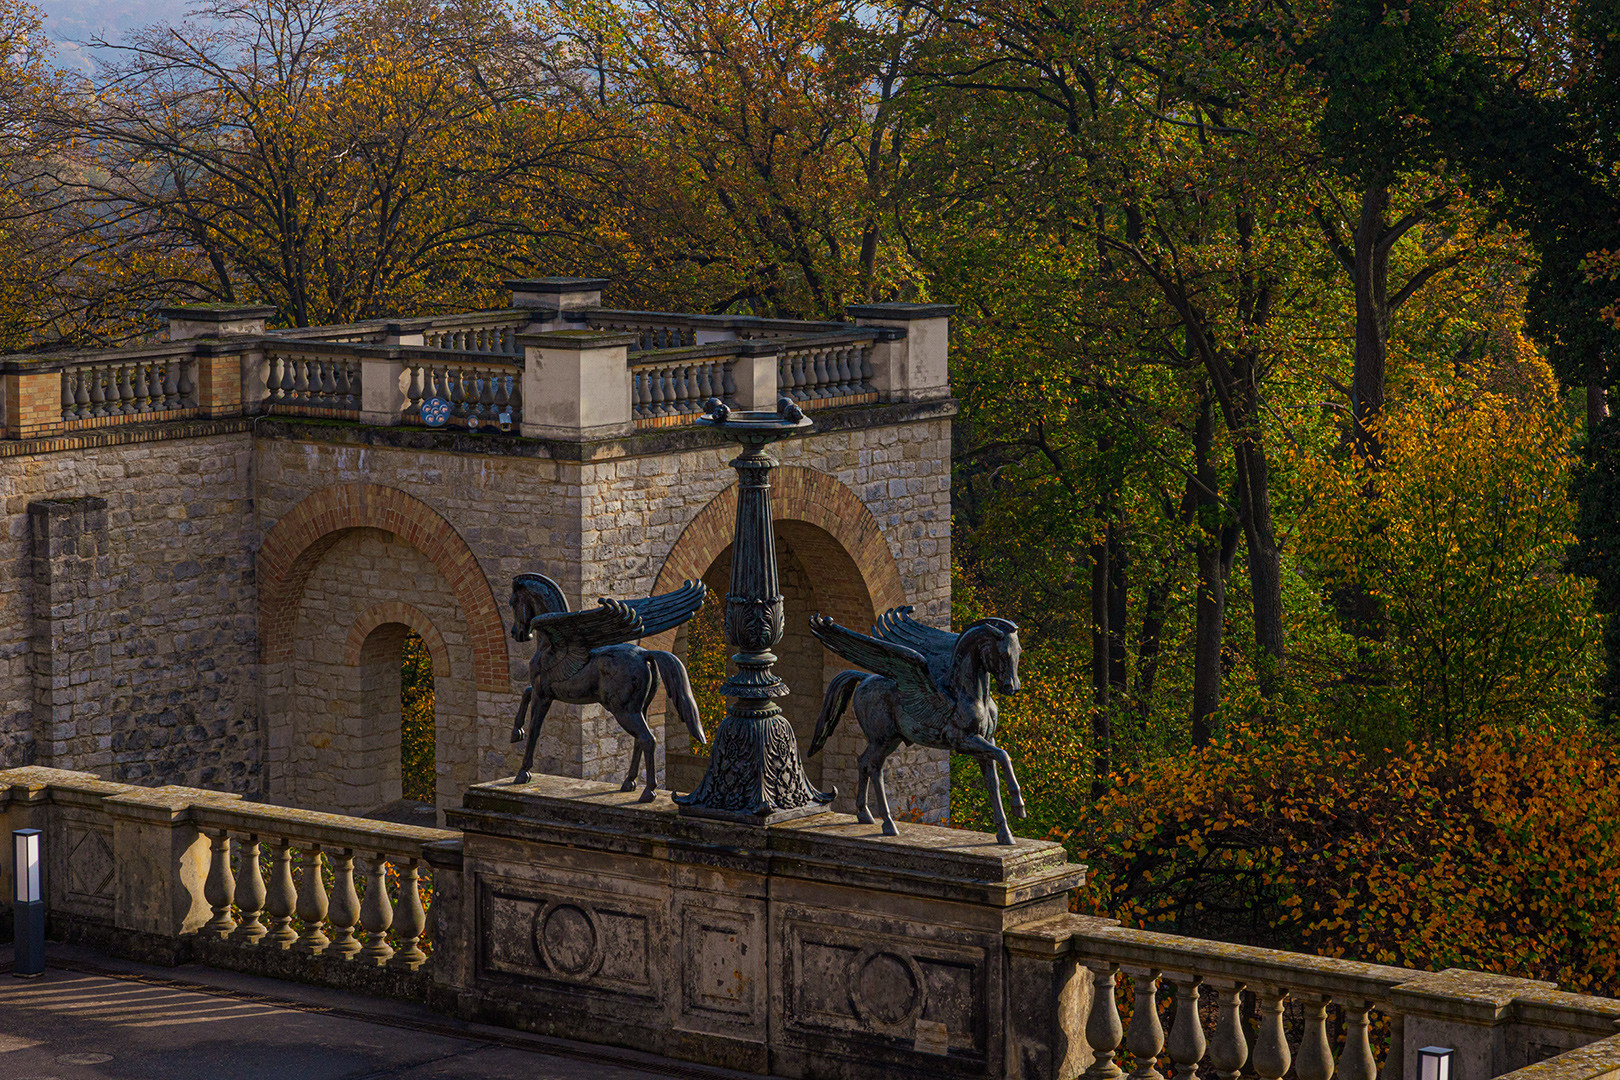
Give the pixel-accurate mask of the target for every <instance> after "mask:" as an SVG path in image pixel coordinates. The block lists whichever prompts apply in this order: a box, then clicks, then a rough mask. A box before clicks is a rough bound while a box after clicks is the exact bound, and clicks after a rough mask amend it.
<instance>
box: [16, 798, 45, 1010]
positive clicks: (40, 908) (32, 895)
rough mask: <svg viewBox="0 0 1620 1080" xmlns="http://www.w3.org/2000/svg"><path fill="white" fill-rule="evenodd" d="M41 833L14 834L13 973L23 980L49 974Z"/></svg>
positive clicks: (32, 830)
mask: <svg viewBox="0 0 1620 1080" xmlns="http://www.w3.org/2000/svg"><path fill="white" fill-rule="evenodd" d="M39 845H40V832H39V830H38V829H18V830H16V831H15V832H13V833H12V834H11V854H12V859H11V873H12V880H13V881H15V882H16V883H17V888H16V894H15V896H13V898H12V899H13V900H14V905H13V908H12V911H13V919H12V923H13V925H14V926H15V928H16V929H15V935H14V936H15V938H16V955H15V957H14V958H13V960H12V966H11V973H12V974H13V975H16V976H18V977H19V978H31V977H33V976H35V975H43V974H45V894H44V891H43V890H42V889H41V887H40V852H39Z"/></svg>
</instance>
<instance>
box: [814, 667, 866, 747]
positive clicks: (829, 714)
mask: <svg viewBox="0 0 1620 1080" xmlns="http://www.w3.org/2000/svg"><path fill="white" fill-rule="evenodd" d="M865 678H866V672H864V671H840V672H839V673H838V674H837V675H834V676H833V680H832V682H830V683H828V684H827V695H826V697H823V698H822V699H821V715H820V716H818V717H816V734H815V737H814V738H812V739H811V740H810V753H811V755H815V754H819V753H821V748H822V747H823V746H826V745H827V740H828V739H830V738H832V733H833V731H834V730H836V729H837V727H838V720H839V718H840V717H842V716H843V715H844V710H845V709H846V708H848V707H849V699H850V698H852V697H854V696H855V688H856V687H858V686H860V685H861V680H863V679H865Z"/></svg>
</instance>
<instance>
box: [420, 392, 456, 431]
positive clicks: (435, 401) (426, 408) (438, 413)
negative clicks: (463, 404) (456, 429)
mask: <svg viewBox="0 0 1620 1080" xmlns="http://www.w3.org/2000/svg"><path fill="white" fill-rule="evenodd" d="M449 419H450V403H449V402H448V401H446V400H444V398H442V397H436V398H428V399H427V400H426V401H424V402H422V423H424V424H426V425H427V426H428V427H444V424H445V421H447V420H449Z"/></svg>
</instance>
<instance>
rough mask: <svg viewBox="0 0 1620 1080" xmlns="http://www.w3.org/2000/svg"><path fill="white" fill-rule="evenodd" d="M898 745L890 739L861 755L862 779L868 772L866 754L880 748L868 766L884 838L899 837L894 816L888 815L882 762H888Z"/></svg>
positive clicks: (869, 748) (894, 740)
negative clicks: (881, 819)
mask: <svg viewBox="0 0 1620 1080" xmlns="http://www.w3.org/2000/svg"><path fill="white" fill-rule="evenodd" d="M899 745H900V740H899V739H890V740H888V741H887V742H884V743H882V744H878V743H873V744H872V745H871V746H868V747H867V748H866V753H865V754H862V755H861V762H862V768H861V776H862V778H863V779H864V778H865V776H866V773H867V771H868V769H867V766H866V764H865V762H866V757H867V754H870V753H871V752H872V748H873V747H880V749H879V751H878V755H877V758H876V760H875V761H873V763H872V765H871V766H870V771H871V774H872V786H873V787H874V788H876V790H877V804H878V814H879V815H880V816H881V817H882V818H883V835H884V836H898V835H900V830H899V829H898V828H896V827H895V824H894V815H892V814H890V813H889V793H888V792H887V791H885V790H883V765H884V762H886V761H888V760H889V755H890V754H892V753H894V748H895V747H897V746H899Z"/></svg>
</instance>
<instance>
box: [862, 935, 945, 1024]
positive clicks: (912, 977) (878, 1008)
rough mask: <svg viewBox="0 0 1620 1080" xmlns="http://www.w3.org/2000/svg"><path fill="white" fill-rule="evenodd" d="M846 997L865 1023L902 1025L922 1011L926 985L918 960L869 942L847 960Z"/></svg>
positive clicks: (926, 990) (924, 1004) (925, 1000)
mask: <svg viewBox="0 0 1620 1080" xmlns="http://www.w3.org/2000/svg"><path fill="white" fill-rule="evenodd" d="M849 1000H850V1004H851V1005H852V1006H853V1007H854V1009H855V1015H856V1016H859V1017H860V1018H861V1019H862V1020H864V1021H865V1022H866V1023H867V1024H869V1025H871V1026H873V1027H877V1028H904V1027H906V1026H907V1025H910V1024H912V1023H914V1022H915V1021H916V1020H917V1018H918V1017H920V1016H921V1015H922V1014H923V1009H924V1007H925V1006H926V1005H927V1004H928V986H927V984H926V983H925V982H924V981H923V973H922V968H921V967H919V966H918V964H917V961H916V960H914V959H912V958H911V957H910V956H908V955H906V954H905V953H902V952H899V951H897V950H895V949H892V948H888V947H884V946H878V945H868V946H867V947H866V948H864V949H862V950H861V951H860V953H859V954H858V955H857V956H856V957H855V961H854V962H853V963H852V964H850V981H849Z"/></svg>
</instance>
